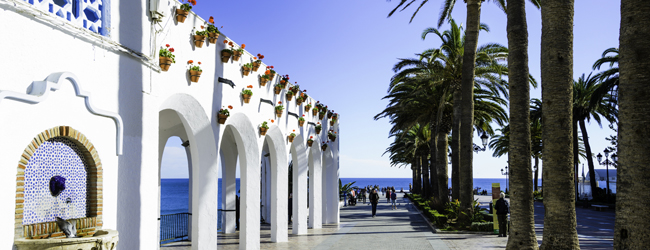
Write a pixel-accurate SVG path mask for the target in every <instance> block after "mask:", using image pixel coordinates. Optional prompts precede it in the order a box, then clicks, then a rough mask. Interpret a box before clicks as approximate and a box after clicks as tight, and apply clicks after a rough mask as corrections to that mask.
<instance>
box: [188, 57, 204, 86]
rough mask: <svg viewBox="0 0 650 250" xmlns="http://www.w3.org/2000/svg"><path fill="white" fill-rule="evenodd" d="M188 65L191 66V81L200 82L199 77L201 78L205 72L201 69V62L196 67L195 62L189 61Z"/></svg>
mask: <svg viewBox="0 0 650 250" xmlns="http://www.w3.org/2000/svg"><path fill="white" fill-rule="evenodd" d="M187 64H189V65H190V81H191V82H199V77H201V73H203V70H202V69H201V67H200V65H201V62H198V65H194V61H192V60H189V61H187Z"/></svg>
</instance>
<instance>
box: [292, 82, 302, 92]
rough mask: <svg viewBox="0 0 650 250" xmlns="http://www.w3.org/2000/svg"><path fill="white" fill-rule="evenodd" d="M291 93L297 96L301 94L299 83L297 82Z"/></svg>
mask: <svg viewBox="0 0 650 250" xmlns="http://www.w3.org/2000/svg"><path fill="white" fill-rule="evenodd" d="M291 91H292V92H293V93H294V94H295V95H299V94H300V85H298V82H296V83H295V84H294V85H293V87H291Z"/></svg>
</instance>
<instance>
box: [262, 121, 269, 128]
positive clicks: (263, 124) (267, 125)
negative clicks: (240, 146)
mask: <svg viewBox="0 0 650 250" xmlns="http://www.w3.org/2000/svg"><path fill="white" fill-rule="evenodd" d="M260 128H264V129H269V123H268V122H266V121H265V122H262V125H260Z"/></svg>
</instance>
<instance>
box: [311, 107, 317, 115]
mask: <svg viewBox="0 0 650 250" xmlns="http://www.w3.org/2000/svg"><path fill="white" fill-rule="evenodd" d="M311 114H312V115H313V116H316V114H318V106H316V107H314V109H312V110H311Z"/></svg>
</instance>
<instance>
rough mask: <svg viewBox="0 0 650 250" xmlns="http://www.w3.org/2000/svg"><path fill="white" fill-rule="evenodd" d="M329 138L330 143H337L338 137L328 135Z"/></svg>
mask: <svg viewBox="0 0 650 250" xmlns="http://www.w3.org/2000/svg"><path fill="white" fill-rule="evenodd" d="M327 138H329V139H330V141H336V137H335V136H333V135H328V136H327Z"/></svg>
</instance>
